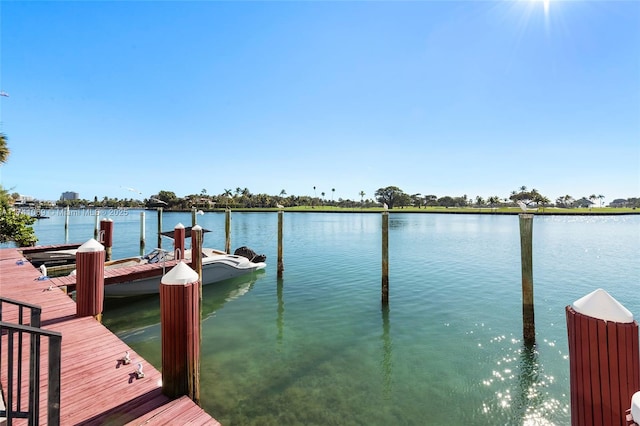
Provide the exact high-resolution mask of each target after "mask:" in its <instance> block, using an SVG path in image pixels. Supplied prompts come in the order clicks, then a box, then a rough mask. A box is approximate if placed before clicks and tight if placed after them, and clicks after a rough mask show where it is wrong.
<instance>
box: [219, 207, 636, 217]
mask: <svg viewBox="0 0 640 426" xmlns="http://www.w3.org/2000/svg"><path fill="white" fill-rule="evenodd" d="M278 210H279V209H277V208H275V207H274V208H251V209H247V208H237V209H232V211H234V212H275V211H278ZM213 211H224V209H215V210H213ZM284 211H286V212H299V213H380V212H382V211H383V209H382V208H381V207H369V208H360V207H354V208H345V207H335V206H313V207H312V206H296V207H285V208H284ZM389 212H390V213H454V214H519V213H522V211H521V210H520V209H519V208H518V207H496V208H490V207H481V208H479V207H440V206H437V207H426V208H417V207H397V208H394V209H390V210H389ZM528 213H532V214H536V215H618V214H623V215H624V214H640V209H633V208H628V207H595V208H591V209H589V208H571V209H567V208H558V207H545V208H544V209H543V208H540V209H531V210H529V211H528Z"/></svg>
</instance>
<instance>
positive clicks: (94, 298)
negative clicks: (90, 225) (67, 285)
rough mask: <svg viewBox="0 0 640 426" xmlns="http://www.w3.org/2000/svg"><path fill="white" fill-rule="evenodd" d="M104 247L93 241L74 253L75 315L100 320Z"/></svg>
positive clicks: (102, 303) (102, 296)
mask: <svg viewBox="0 0 640 426" xmlns="http://www.w3.org/2000/svg"><path fill="white" fill-rule="evenodd" d="M104 259H105V252H104V246H103V245H102V244H100V243H99V242H97V241H96V240H94V239H91V240H89V241H87V242H86V243H84V244H82V245H81V246H80V247H79V248H78V251H77V252H76V315H77V316H79V317H88V316H92V317H94V318H95V319H97V320H98V321H101V320H102V308H103V305H104Z"/></svg>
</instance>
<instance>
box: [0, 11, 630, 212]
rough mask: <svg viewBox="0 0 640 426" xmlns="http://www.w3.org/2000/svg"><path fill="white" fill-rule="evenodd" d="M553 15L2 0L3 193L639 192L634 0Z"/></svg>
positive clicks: (87, 195)
mask: <svg viewBox="0 0 640 426" xmlns="http://www.w3.org/2000/svg"><path fill="white" fill-rule="evenodd" d="M547 6H548V7H547V13H545V2H542V1H517V0H516V1H495V2H494V1H407V2H403V1H358V2H343V1H312V2H303V1H285V2H271V1H262V2H248V1H245V2H216V1H194V2H160V1H142V2H76V1H67V2H58V1H50V2H14V1H2V2H1V3H0V19H1V22H0V23H1V30H0V32H1V49H2V50H1V54H0V59H1V63H0V71H1V74H0V88H1V89H2V90H3V91H5V92H6V93H8V94H9V97H0V107H1V111H0V113H1V117H0V121H1V125H0V126H1V127H0V131H2V132H3V133H5V134H6V135H7V137H8V141H9V148H10V149H11V151H12V154H11V156H10V158H9V161H8V163H7V164H5V165H4V166H3V167H2V168H1V170H0V173H1V176H2V185H3V186H4V187H5V188H7V189H9V190H10V191H11V192H19V193H21V194H25V195H30V196H34V197H37V198H39V199H58V198H59V197H60V195H61V193H62V192H63V191H76V192H79V193H80V196H81V197H82V198H87V199H92V198H93V197H94V196H98V198H100V199H101V198H102V197H104V196H109V197H118V198H129V197H133V198H142V197H148V196H150V195H151V194H154V193H157V192H158V191H159V190H169V191H173V192H175V193H176V194H177V195H178V196H185V195H187V194H193V193H200V191H201V190H202V189H206V190H207V193H209V194H220V193H222V192H223V191H224V189H232V190H235V188H237V187H241V188H245V187H246V188H248V189H249V190H250V191H251V192H252V193H267V194H271V195H274V194H278V193H280V191H281V190H283V189H284V190H285V191H286V192H287V194H289V195H291V194H295V195H314V191H313V187H314V186H315V187H316V188H317V189H316V192H317V194H318V195H320V193H321V192H325V193H326V194H327V195H326V198H330V197H331V195H332V191H331V189H332V188H335V193H334V194H333V195H334V197H335V199H338V198H345V199H346V198H351V199H357V200H359V198H360V197H359V195H358V193H359V192H360V191H364V192H365V193H366V196H365V198H370V197H371V198H373V195H374V192H375V191H376V189H378V188H381V187H386V186H389V185H395V186H398V187H400V188H401V189H402V190H403V191H405V192H406V193H409V194H414V193H421V194H423V195H426V194H434V195H437V196H439V197H440V196H444V195H451V196H461V195H463V194H467V195H468V196H469V197H475V196H477V195H480V196H482V197H485V198H486V197H488V196H491V195H498V196H500V197H506V196H508V195H509V194H510V192H511V191H512V190H516V189H518V188H519V187H520V186H522V185H525V186H527V187H528V188H529V189H531V188H536V189H537V190H538V191H540V192H541V193H542V194H544V195H546V196H547V197H549V198H550V199H551V200H555V199H556V198H557V197H558V196H561V195H565V194H569V195H572V196H573V197H574V198H579V197H582V196H587V197H588V196H589V195H591V194H596V195H600V194H602V195H604V196H605V200H604V201H605V203H607V202H610V201H612V200H613V199H614V198H628V197H638V196H640V2H639V1H611V0H607V1H580V0H574V1H558V0H551V1H550V2H549V3H548V4H547ZM125 187H133V188H136V189H138V190H139V191H140V192H142V193H143V196H139V195H138V194H135V193H132V192H131V191H128V190H127V189H125Z"/></svg>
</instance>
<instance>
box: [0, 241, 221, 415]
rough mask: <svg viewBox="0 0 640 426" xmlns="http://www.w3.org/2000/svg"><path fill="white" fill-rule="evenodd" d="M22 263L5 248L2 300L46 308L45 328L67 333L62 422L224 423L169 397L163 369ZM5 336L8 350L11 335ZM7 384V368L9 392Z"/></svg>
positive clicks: (7, 316)
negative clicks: (82, 312)
mask: <svg viewBox="0 0 640 426" xmlns="http://www.w3.org/2000/svg"><path fill="white" fill-rule="evenodd" d="M22 259H23V256H22V254H21V253H20V252H19V251H18V250H17V249H0V296H1V297H5V298H10V299H14V300H18V301H22V302H27V303H31V304H34V305H38V306H40V307H41V308H42V328H43V329H47V330H52V331H57V332H59V333H61V334H62V355H61V356H62V364H61V383H60V424H62V425H104V424H111V425H142V424H145V425H167V424H191V425H219V424H220V423H219V422H218V421H216V420H215V419H214V418H212V417H211V416H210V415H209V414H207V413H206V412H205V411H204V410H202V408H200V407H199V406H198V405H197V404H195V403H194V402H193V401H191V400H190V399H189V398H187V397H181V398H178V399H175V400H171V399H170V398H169V397H167V396H165V395H163V394H162V386H161V379H162V376H161V373H160V372H159V371H158V370H157V369H155V368H154V367H153V366H152V365H151V364H149V363H147V362H146V361H145V360H144V359H143V358H141V357H140V356H139V355H138V354H137V353H136V352H135V351H134V350H133V349H131V348H130V347H129V346H127V345H126V344H125V343H124V342H122V341H121V340H120V339H119V338H118V337H116V336H115V335H114V334H113V333H111V332H110V331H109V330H108V329H107V328H106V327H104V326H103V325H102V324H100V323H99V322H98V321H96V320H95V319H94V318H92V317H83V318H77V317H76V305H75V302H74V301H73V300H72V299H71V298H70V297H69V296H67V295H66V294H65V293H64V292H63V291H62V290H61V289H59V288H58V287H57V286H55V285H52V284H53V283H52V280H51V279H47V280H39V279H38V278H39V276H40V272H39V271H38V270H37V269H36V268H34V267H33V266H32V265H31V264H30V263H28V262H24V263H23V264H19V263H21V262H19V261H20V260H22ZM105 278H106V274H105ZM2 315H3V321H7V322H17V321H16V319H17V315H18V314H17V309H16V310H15V312H13V311H12V310H10V309H4V310H3V312H2ZM0 337H1V338H2V350H3V351H5V350H6V349H5V348H6V347H7V345H6V340H7V336H6V335H2V336H0ZM47 350H48V345H42V358H43V360H45V361H44V362H43V367H45V368H44V370H43V372H44V375H45V376H46V375H47V373H46V365H47V363H46V357H47V354H46V351H47ZM126 351H129V354H130V358H131V363H130V364H126V365H125V364H123V363H122V362H121V359H122V357H123V356H124V354H125V352H126ZM3 359H6V358H3ZM138 363H141V364H142V365H143V371H144V377H143V378H137V376H136V366H137V364H138ZM7 381H8V378H7V377H6V373H5V371H4V366H3V370H2V372H1V374H0V384H1V385H2V387H3V389H7V385H8V383H7ZM44 383H46V379H44ZM46 408H47V407H46V399H44V400H42V399H41V401H40V423H41V424H45V423H46V419H47V418H46V411H47V410H46ZM15 423H16V424H26V420H22V419H18V421H16V422H15Z"/></svg>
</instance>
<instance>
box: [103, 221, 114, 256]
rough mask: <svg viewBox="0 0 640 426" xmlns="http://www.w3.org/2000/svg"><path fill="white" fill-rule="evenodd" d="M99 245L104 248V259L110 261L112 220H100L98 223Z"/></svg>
mask: <svg viewBox="0 0 640 426" xmlns="http://www.w3.org/2000/svg"><path fill="white" fill-rule="evenodd" d="M100 243H101V244H102V245H104V248H105V259H106V260H111V254H112V251H113V250H112V248H113V220H112V219H109V218H107V219H102V220H101V221H100Z"/></svg>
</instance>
